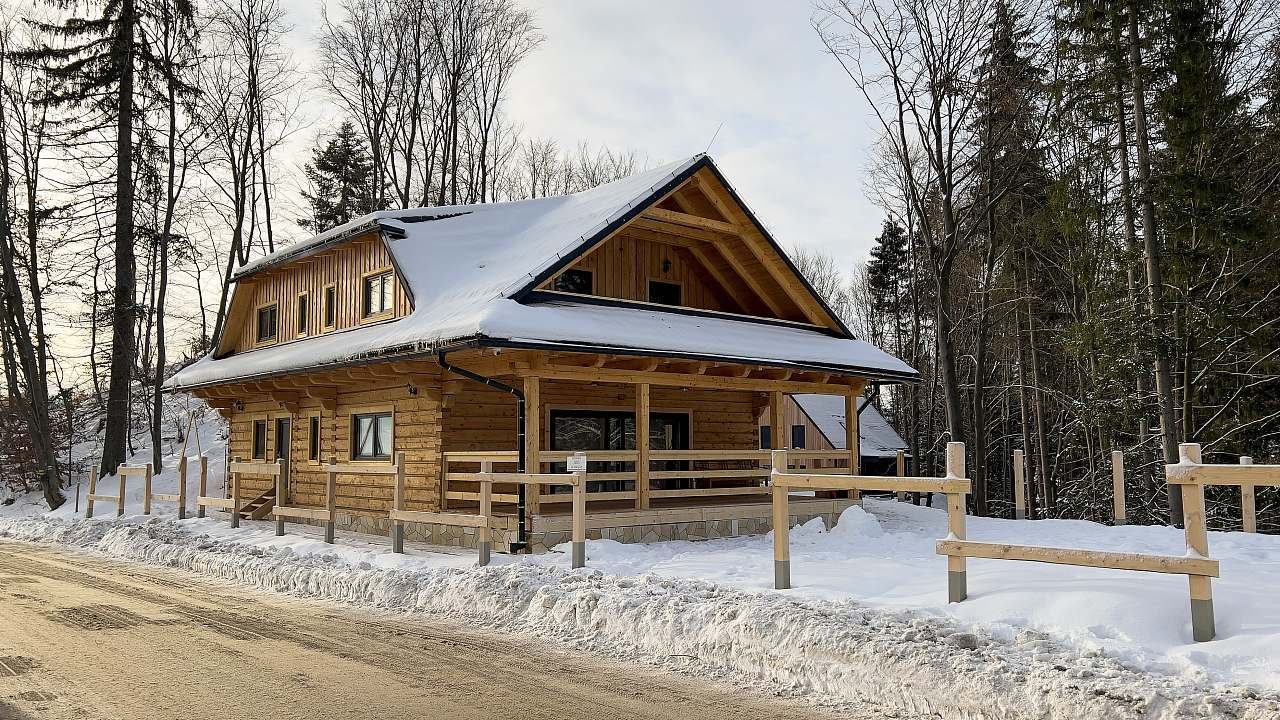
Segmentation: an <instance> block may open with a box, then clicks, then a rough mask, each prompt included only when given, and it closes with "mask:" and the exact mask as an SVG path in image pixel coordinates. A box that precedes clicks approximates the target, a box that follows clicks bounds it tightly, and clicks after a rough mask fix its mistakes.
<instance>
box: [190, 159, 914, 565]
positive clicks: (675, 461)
mask: <svg viewBox="0 0 1280 720" xmlns="http://www.w3.org/2000/svg"><path fill="white" fill-rule="evenodd" d="M234 280H235V288H234V293H233V295H232V298H231V300H230V305H229V308H228V322H227V323H226V325H227V327H226V329H225V330H224V331H223V332H222V333H221V335H220V337H218V338H216V339H215V347H214V349H213V351H212V352H211V353H210V354H209V355H208V356H207V357H204V358H202V359H200V360H198V361H197V362H195V363H193V364H191V365H190V366H188V367H186V368H184V369H183V370H181V371H180V372H178V373H177V374H176V375H175V376H174V377H173V378H172V379H171V380H170V381H169V383H168V387H169V389H170V390H173V391H187V392H191V393H193V394H195V395H197V396H199V397H201V398H204V399H205V400H206V401H207V402H208V403H209V404H210V405H211V406H213V407H214V408H216V409H217V410H218V411H219V412H221V413H222V414H223V416H224V417H225V418H226V419H227V420H228V421H229V424H230V454H231V456H232V457H233V458H234V457H239V458H242V459H244V460H249V459H256V460H259V461H274V460H277V459H285V460H286V467H287V472H286V476H287V478H286V481H285V484H286V487H287V494H288V496H289V498H290V501H289V504H290V505H309V506H315V507H319V506H321V505H323V504H324V503H325V496H324V493H325V486H326V479H327V477H326V474H325V473H324V471H323V467H324V463H327V462H331V461H336V462H339V463H344V464H346V465H347V466H351V465H352V464H362V463H364V464H371V465H378V464H382V465H385V464H387V463H390V462H392V458H393V457H394V456H395V454H396V453H398V452H403V453H404V456H405V458H406V469H405V472H406V494H405V507H406V508H407V509H410V510H423V511H438V510H447V511H450V512H476V511H477V508H478V504H477V501H478V497H479V494H478V486H477V483H475V482H474V481H469V480H468V478H473V477H474V473H475V472H477V471H478V469H479V468H480V466H481V463H491V464H492V468H493V470H494V471H497V472H512V471H518V472H529V473H548V472H561V471H563V469H564V462H565V460H566V457H567V456H568V455H569V454H571V453H574V452H576V451H585V453H586V454H587V458H588V461H589V462H588V472H589V478H588V484H587V489H588V493H589V494H588V505H587V510H588V527H589V528H590V533H591V536H594V537H608V538H615V539H618V540H622V541H650V540H656V539H664V538H683V537H688V538H706V537H718V536H726V535H733V534H739V533H753V532H764V531H767V530H768V527H769V503H768V495H767V493H768V488H767V487H765V486H764V483H765V480H766V478H767V476H768V462H769V456H768V453H767V451H762V450H760V448H759V443H758V430H757V417H758V416H759V415H760V414H761V412H762V411H764V410H765V409H769V412H770V413H771V415H770V417H771V418H772V423H773V425H774V427H775V431H774V437H785V433H782V432H781V431H780V430H779V428H780V427H781V426H782V424H783V418H782V407H783V405H782V404H783V402H784V398H785V397H786V396H787V395H788V394H792V393H816V394H825V395H834V396H838V397H840V398H842V402H845V403H848V404H850V406H852V404H853V403H855V402H856V401H857V398H858V397H859V395H860V394H861V393H862V392H863V391H864V389H865V388H866V387H867V386H868V384H869V383H895V382H911V381H914V380H915V379H916V378H917V374H916V372H915V371H914V370H913V369H912V368H910V367H908V366H907V365H906V364H904V363H903V362H902V361H900V360H898V359H896V358H894V357H892V356H890V355H888V354H886V353H884V352H882V351H881V350H879V349H877V348H875V347H874V346H872V345H870V344H868V343H866V342H864V341H861V340H858V339H855V338H854V337H853V335H852V334H851V333H850V331H849V329H848V328H847V327H846V326H845V324H844V323H843V322H842V321H841V320H840V318H839V317H837V316H836V315H835V313H834V312H833V311H832V310H831V308H829V307H828V306H827V304H826V303H825V302H824V301H823V299H822V298H821V297H820V296H819V295H818V294H817V293H816V292H815V291H814V289H813V288H812V287H811V286H810V285H809V284H808V283H807V282H806V281H805V279H804V278H803V277H801V275H800V274H799V272H798V271H797V270H796V267H795V266H794V265H793V264H792V263H791V261H790V260H789V259H788V258H787V256H786V254H785V253H784V252H783V251H782V249H781V248H780V247H779V246H778V244H777V243H776V242H775V241H774V239H773V238H772V237H771V236H770V234H769V233H768V231H767V230H766V229H765V227H764V226H763V225H762V224H761V223H760V222H759V221H758V220H757V219H756V217H755V216H754V215H753V214H752V213H751V211H750V210H749V209H748V208H747V206H746V205H745V204H744V203H743V202H742V200H741V199H740V198H739V196H738V194H737V193H736V192H735V191H734V190H733V188H732V187H731V186H730V185H729V183H728V182H727V181H726V180H725V178H724V176H723V175H722V174H721V173H720V171H719V170H718V169H717V167H716V165H715V164H714V163H713V162H712V160H711V159H710V158H709V157H707V156H705V155H699V156H695V157H692V158H689V159H687V160H684V161H681V162H677V163H674V164H671V165H667V166H664V167H660V168H657V169H654V170H650V171H646V172H643V173H640V174H637V175H634V176H631V177H628V178H624V179H621V180H617V181H614V182H611V183H608V184H606V185H602V186H600V187H597V188H595V189H592V190H587V191H584V192H581V193H577V194H574V195H569V196H563V197H546V198H537V199H532V200H523V201H518V202H508V203H492V204H484V205H470V206H456V207H435V208H418V209H410V210H392V211H381V212H375V213H372V214H370V215H367V216H364V217H361V218H358V219H356V220H353V221H352V222H350V223H347V224H345V225H343V226H341V227H337V228H334V229H332V230H329V231H328V232H325V233H322V234H320V235H317V236H316V237H314V238H311V239H309V240H306V241H302V242H299V243H296V244H294V245H292V246H289V247H287V248H285V249H282V250H280V251H277V252H275V253H274V254H271V255H268V256H266V257H263V258H261V259H258V260H256V261H254V262H251V263H249V264H247V265H245V266H243V267H241V268H240V269H239V270H238V272H237V273H236V274H235V276H234ZM774 410H776V412H775V411H774ZM637 438H639V439H641V441H637ZM857 446H858V442H857V438H856V436H854V437H853V439H851V440H850V442H849V445H848V449H833V450H828V451H825V454H826V456H827V458H828V459H840V460H842V461H843V463H844V466H845V467H846V468H847V467H849V466H850V465H852V466H854V467H856V466H857V458H858V450H857ZM809 452H811V453H813V452H816V451H809ZM818 454H819V455H822V454H823V453H818ZM846 472H847V470H846ZM520 487H524V486H520ZM562 490H563V489H562V488H555V487H551V486H542V487H539V486H528V492H527V493H522V492H519V491H518V488H517V487H516V486H514V485H508V486H504V485H502V484H498V485H496V486H495V488H494V495H493V501H494V503H495V512H496V517H495V520H494V528H493V542H494V544H495V546H496V547H497V548H498V549H538V548H544V547H547V546H550V545H552V544H554V543H556V542H559V541H561V540H563V539H565V537H566V533H567V530H568V528H569V509H570V503H569V494H568V493H566V492H562ZM274 493H275V488H274V486H273V485H272V484H271V482H270V481H269V480H268V479H262V480H259V481H255V480H253V479H252V478H246V480H245V487H244V490H243V494H244V496H245V497H246V498H247V499H248V500H249V501H251V502H249V503H246V504H247V505H250V506H251V507H252V508H253V509H254V510H256V511H257V512H259V513H260V514H261V511H262V508H270V507H271V504H272V503H273V502H274ZM392 494H393V479H392V477H391V476H389V475H343V476H341V477H339V478H338V480H337V493H336V501H335V504H336V510H337V513H338V515H339V527H343V528H346V529H349V530H353V531H359V532H376V533H385V532H387V530H388V527H389V520H388V512H389V509H390V507H391V503H392ZM852 502H855V499H853V498H846V497H829V498H827V497H824V498H798V499H797V501H796V502H793V503H792V510H793V513H794V514H795V515H796V516H797V519H798V520H804V519H807V518H809V517H813V516H818V515H823V516H827V517H828V520H831V519H833V517H834V516H836V515H838V513H840V512H841V511H842V510H843V509H844V508H845V507H847V506H848V505H849V504H850V503H852ZM408 530H409V531H408V534H407V536H408V537H409V538H410V539H423V540H428V541H431V542H436V543H446V544H463V545H465V544H471V543H472V542H473V541H474V535H473V533H474V530H473V529H472V528H459V527H452V526H436V525H420V526H413V527H410V528H409V529H408Z"/></svg>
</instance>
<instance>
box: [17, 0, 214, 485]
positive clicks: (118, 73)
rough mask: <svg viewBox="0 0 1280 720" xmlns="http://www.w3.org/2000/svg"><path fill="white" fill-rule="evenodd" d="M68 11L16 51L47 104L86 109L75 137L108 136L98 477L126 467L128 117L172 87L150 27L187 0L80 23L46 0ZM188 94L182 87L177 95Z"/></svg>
mask: <svg viewBox="0 0 1280 720" xmlns="http://www.w3.org/2000/svg"><path fill="white" fill-rule="evenodd" d="M51 4H53V5H55V6H57V7H59V8H62V9H70V11H71V12H70V14H69V15H68V17H67V18H66V19H65V20H64V21H63V22H62V23H60V24H47V23H36V26H37V27H39V28H40V30H41V31H43V32H45V33H48V34H49V35H51V36H52V37H56V38H58V39H60V40H61V41H62V42H61V43H59V44H58V45H57V46H56V47H55V46H51V45H49V44H45V45H43V46H42V47H40V48H37V49H35V50H33V51H30V52H27V53H23V55H24V56H25V57H26V58H27V59H31V60H35V61H38V62H40V63H41V64H42V65H43V66H44V67H45V68H46V72H47V74H48V77H49V79H50V81H51V88H50V91H49V93H48V96H47V98H46V99H47V101H48V102H49V103H50V104H51V105H58V106H64V107H76V108H81V109H84V110H87V111H89V112H87V113H84V114H83V115H82V116H81V119H80V120H79V124H80V125H81V127H80V128H79V134H80V135H82V136H84V135H88V134H89V133H91V132H92V131H95V130H96V131H114V142H113V145H114V148H113V158H114V161H115V168H114V176H115V193H114V198H115V227H114V237H113V240H114V247H115V284H114V290H113V298H112V299H113V305H114V312H113V315H112V334H111V379H110V385H109V388H108V390H107V412H106V423H105V425H106V435H105V437H104V438H103V443H102V465H101V470H100V471H101V472H102V473H103V474H106V473H108V472H114V470H115V467H116V466H117V465H119V464H120V463H122V462H124V461H125V454H126V447H125V445H126V441H127V437H128V432H129V429H130V427H131V425H132V423H131V421H130V417H129V390H130V385H131V383H132V381H133V368H134V361H135V354H136V341H135V328H134V324H135V322H136V321H137V317H138V307H137V300H136V298H135V292H136V289H137V269H136V261H135V247H134V245H135V243H134V234H135V227H134V161H135V157H136V156H135V152H134V149H135V146H136V143H137V138H136V137H135V130H134V126H135V119H136V118H137V116H139V115H140V114H141V113H142V106H143V105H145V103H146V102H147V100H148V98H151V99H154V98H158V97H163V96H165V95H166V90H165V88H166V83H165V82H164V81H165V80H168V81H169V83H173V82H174V81H175V77H176V73H175V72H174V69H173V67H172V65H173V63H172V61H170V60H166V58H164V57H163V55H162V53H160V52H157V50H156V38H155V35H156V27H157V26H160V25H163V24H165V23H169V24H172V23H174V20H175V18H176V19H178V21H179V22H180V23H181V24H183V25H187V26H189V25H190V24H191V23H192V20H193V15H194V11H193V7H192V5H191V3H190V2H189V0H160V2H157V3H138V2H137V1H136V0H115V1H113V2H105V3H96V4H90V5H89V6H88V7H89V8H96V9H97V13H98V14H97V15H96V16H92V17H83V16H80V15H79V14H78V13H77V10H78V9H79V7H78V6H77V5H75V4H71V3H66V2H61V1H60V0H51ZM189 90H190V88H189V87H188V86H186V85H182V91H183V92H186V91H189Z"/></svg>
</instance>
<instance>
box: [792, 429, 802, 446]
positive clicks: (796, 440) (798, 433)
mask: <svg viewBox="0 0 1280 720" xmlns="http://www.w3.org/2000/svg"><path fill="white" fill-rule="evenodd" d="M791 447H793V448H795V449H797V450H803V449H804V426H803V425H792V426H791Z"/></svg>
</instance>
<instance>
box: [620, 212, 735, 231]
mask: <svg viewBox="0 0 1280 720" xmlns="http://www.w3.org/2000/svg"><path fill="white" fill-rule="evenodd" d="M643 214H644V217H646V218H649V219H650V220H657V221H659V222H664V223H670V224H672V225H682V226H684V227H691V228H698V229H700V230H710V231H712V232H718V233H724V234H726V235H740V234H742V228H741V227H739V226H738V225H734V224H733V223H727V222H723V221H721V220H712V219H711V218H707V217H702V216H701V215H694V214H692V213H686V212H676V211H674V210H664V209H663V208H660V207H651V208H649V209H647V210H645V211H644V213H643Z"/></svg>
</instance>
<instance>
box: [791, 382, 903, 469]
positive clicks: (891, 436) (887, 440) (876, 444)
mask: <svg viewBox="0 0 1280 720" xmlns="http://www.w3.org/2000/svg"><path fill="white" fill-rule="evenodd" d="M791 397H792V399H794V400H795V401H796V404H797V405H799V406H800V409H801V410H803V411H804V414H805V415H808V416H809V419H810V420H812V421H813V424H814V425H817V426H818V430H819V431H820V432H821V433H822V434H823V436H825V437H826V438H827V441H828V442H830V443H831V446H832V447H834V448H835V449H837V450H844V449H845V441H844V435H845V417H844V398H843V397H842V396H840V395H812V394H807V393H806V394H800V395H792V396H791ZM858 437H859V439H860V440H861V442H862V447H861V448H860V451H861V452H860V454H861V455H863V456H864V457H897V456H898V451H899V450H906V449H907V441H906V440H903V439H902V436H901V435H899V434H898V432H897V431H896V430H894V429H893V427H892V426H890V425H889V421H888V420H885V419H884V416H883V415H881V414H880V411H879V410H877V409H876V406H875V405H871V406H868V405H867V398H865V397H859V398H858Z"/></svg>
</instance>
